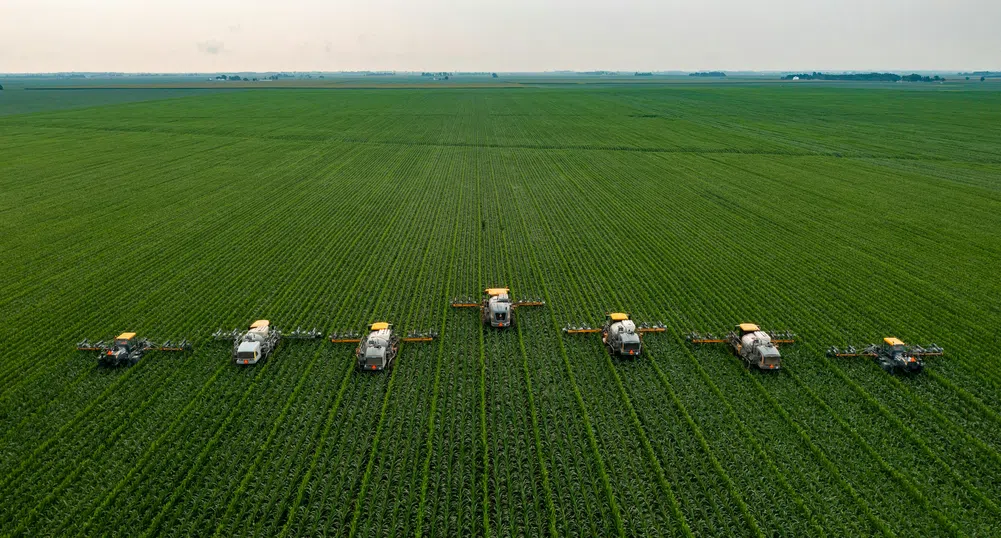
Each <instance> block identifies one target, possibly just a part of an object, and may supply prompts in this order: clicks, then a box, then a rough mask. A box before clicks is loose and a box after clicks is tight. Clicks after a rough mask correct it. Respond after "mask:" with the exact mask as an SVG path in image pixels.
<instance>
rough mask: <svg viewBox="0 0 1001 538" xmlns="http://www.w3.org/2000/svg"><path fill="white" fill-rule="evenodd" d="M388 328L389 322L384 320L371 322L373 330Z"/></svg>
mask: <svg viewBox="0 0 1001 538" xmlns="http://www.w3.org/2000/svg"><path fill="white" fill-rule="evenodd" d="M388 328H389V324H388V323H386V322H385V321H377V322H375V323H373V324H372V330H373V331H382V330H385V329H388Z"/></svg>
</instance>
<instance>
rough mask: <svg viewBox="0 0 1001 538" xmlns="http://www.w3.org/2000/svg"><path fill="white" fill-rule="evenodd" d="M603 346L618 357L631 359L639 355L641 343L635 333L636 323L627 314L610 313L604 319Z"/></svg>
mask: <svg viewBox="0 0 1001 538" xmlns="http://www.w3.org/2000/svg"><path fill="white" fill-rule="evenodd" d="M604 332H605V334H604V340H605V344H606V345H608V347H609V349H610V350H611V351H612V352H613V353H615V354H618V355H622V356H625V357H633V356H636V355H639V354H640V351H641V350H642V347H643V345H642V343H641V341H640V335H639V334H637V333H636V323H635V322H633V321H632V320H631V319H629V314H625V313H622V312H612V313H610V314H608V315H607V317H606V319H605V331H604Z"/></svg>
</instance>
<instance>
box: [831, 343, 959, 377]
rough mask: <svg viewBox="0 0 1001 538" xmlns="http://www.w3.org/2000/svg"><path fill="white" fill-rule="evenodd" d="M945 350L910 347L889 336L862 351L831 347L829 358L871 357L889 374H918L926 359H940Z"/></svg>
mask: <svg viewBox="0 0 1001 538" xmlns="http://www.w3.org/2000/svg"><path fill="white" fill-rule="evenodd" d="M944 353H945V350H943V349H942V348H940V347H938V346H937V345H935V344H932V345H930V346H927V347H922V346H909V345H907V344H905V343H904V342H903V341H902V340H901V339H899V338H896V337H893V336H888V337H886V338H884V339H883V343H882V344H880V345H876V344H869V345H868V346H866V347H865V348H863V349H862V350H861V351H860V350H858V349H856V348H855V347H854V346H848V347H847V348H845V349H838V348H836V347H830V348H828V349H827V356H828V357H870V358H872V359H874V360H875V361H876V363H877V364H879V365H880V366H881V367H882V368H883V370H886V371H887V372H891V373H893V372H904V373H918V372H920V371H921V370H923V369H924V361H923V360H922V359H923V358H924V357H939V356H942V354H944Z"/></svg>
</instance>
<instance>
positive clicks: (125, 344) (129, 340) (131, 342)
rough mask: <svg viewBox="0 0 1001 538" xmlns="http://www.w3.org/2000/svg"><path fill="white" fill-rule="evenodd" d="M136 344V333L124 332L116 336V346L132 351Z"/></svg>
mask: <svg viewBox="0 0 1001 538" xmlns="http://www.w3.org/2000/svg"><path fill="white" fill-rule="evenodd" d="M135 346H136V333H122V334H120V335H118V337H117V338H115V348H121V349H123V350H125V351H126V352H131V351H132V349H133V348H134V347H135Z"/></svg>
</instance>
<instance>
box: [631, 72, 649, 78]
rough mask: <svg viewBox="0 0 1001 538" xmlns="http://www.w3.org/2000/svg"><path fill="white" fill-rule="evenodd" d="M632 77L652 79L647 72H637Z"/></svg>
mask: <svg viewBox="0 0 1001 538" xmlns="http://www.w3.org/2000/svg"><path fill="white" fill-rule="evenodd" d="M634 76H637V77H652V76H653V73H651V72H649V71H644V72H639V71H637V72H636V74H635V75H634Z"/></svg>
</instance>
